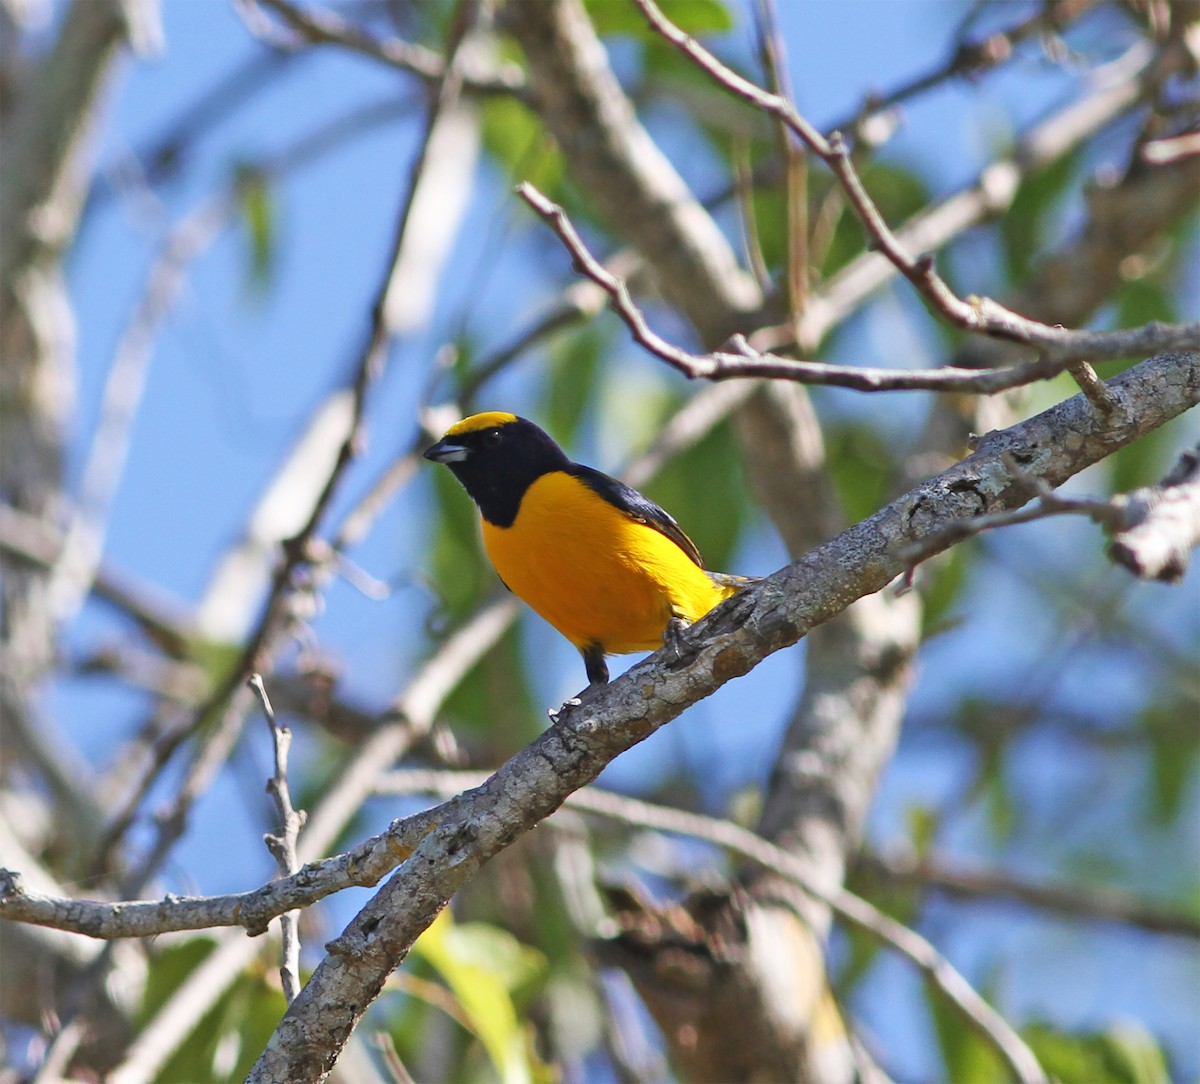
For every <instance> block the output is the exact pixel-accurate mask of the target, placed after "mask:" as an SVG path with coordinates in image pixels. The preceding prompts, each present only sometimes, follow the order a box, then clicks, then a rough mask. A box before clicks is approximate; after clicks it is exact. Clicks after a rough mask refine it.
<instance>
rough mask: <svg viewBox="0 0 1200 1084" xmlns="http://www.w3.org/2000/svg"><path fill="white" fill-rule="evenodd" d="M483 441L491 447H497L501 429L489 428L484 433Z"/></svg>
mask: <svg viewBox="0 0 1200 1084" xmlns="http://www.w3.org/2000/svg"><path fill="white" fill-rule="evenodd" d="M483 443H484V444H486V445H487V446H488V447H489V448H494V447H496V445H497V444H499V443H500V430H499V429H489V430H488V431H487V432H486V433H484V435H483Z"/></svg>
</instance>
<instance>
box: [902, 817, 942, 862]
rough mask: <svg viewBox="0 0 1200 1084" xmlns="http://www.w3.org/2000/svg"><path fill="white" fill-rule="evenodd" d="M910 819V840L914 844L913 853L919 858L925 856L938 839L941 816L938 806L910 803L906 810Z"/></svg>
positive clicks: (907, 818) (908, 819)
mask: <svg viewBox="0 0 1200 1084" xmlns="http://www.w3.org/2000/svg"><path fill="white" fill-rule="evenodd" d="M905 812H906V814H907V816H906V818H905V819H906V820H907V821H908V840H909V843H911V844H912V848H913V853H914V854H915V855H916V856H917V857H918V858H924V857H926V856H927V855H928V854H929V851H930V849H931V848H932V847H933V845H934V843H935V842H936V841H937V835H938V831H939V829H940V828H941V818H940V817H939V815H938V811H937V809H936V808H934V807H932V806H927V805H916V804H913V805H910V806H909V807H908V809H907V810H906V811H905Z"/></svg>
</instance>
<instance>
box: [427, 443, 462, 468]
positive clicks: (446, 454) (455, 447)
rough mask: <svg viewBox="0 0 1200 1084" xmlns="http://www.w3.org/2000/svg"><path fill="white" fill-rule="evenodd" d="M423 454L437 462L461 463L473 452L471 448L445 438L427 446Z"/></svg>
mask: <svg viewBox="0 0 1200 1084" xmlns="http://www.w3.org/2000/svg"><path fill="white" fill-rule="evenodd" d="M423 454H424V456H425V458H426V459H432V460H433V461H434V462H435V463H461V462H462V461H463V460H464V459H466V458H467V456H468V455H470V454H471V452H470V449H469V448H465V447H463V445H461V444H455V443H454V441H452V440H447V439H445V438H443V439H442V440H439V441H438V442H437V443H436V444H434V445H432V446H431V447H429V448H426V449H425V451H424V453H423Z"/></svg>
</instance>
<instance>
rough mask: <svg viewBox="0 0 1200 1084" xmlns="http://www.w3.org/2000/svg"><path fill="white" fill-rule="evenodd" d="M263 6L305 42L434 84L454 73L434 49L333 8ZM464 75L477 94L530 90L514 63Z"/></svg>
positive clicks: (281, 0) (267, 0)
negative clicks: (377, 33)
mask: <svg viewBox="0 0 1200 1084" xmlns="http://www.w3.org/2000/svg"><path fill="white" fill-rule="evenodd" d="M258 3H260V4H261V5H262V6H263V7H265V8H269V9H270V10H271V11H273V12H274V13H275V14H276V15H278V16H279V18H280V19H282V20H283V22H284V23H286V24H287V26H288V28H289V29H290V30H291V31H292V32H293V33H294V34H296V35H297V36H298V37H299V39H300V40H301V41H302V42H307V43H309V44H312V45H338V46H340V47H342V48H343V49H349V50H350V51H351V52H355V53H359V54H360V55H362V56H365V57H369V58H370V59H372V60H377V61H380V62H381V63H384V64H387V65H388V66H390V67H393V68H398V69H399V70H401V71H405V72H409V73H410V74H412V75H417V76H420V77H421V78H422V79H425V80H427V81H428V82H431V83H440V81H441V80H443V79H445V77H446V74H447V72H448V70H449V62H448V61H447V59H446V58H445V57H443V56H442V55H441V54H439V53H438V52H436V51H435V50H433V49H429V48H426V47H425V46H424V45H415V44H413V43H412V42H408V41H404V40H402V39H400V38H388V39H386V40H383V39H379V38H376V37H374V36H373V35H371V34H369V33H368V32H367V31H366V30H364V29H362V27H359V26H356V25H355V24H353V23H351V22H349V21H348V20H346V19H343V18H342V17H341V16H340V15H338V14H336V13H335V12H333V11H330V10H328V9H324V10H323V9H320V8H314V7H307V8H299V7H296V6H295V5H294V4H291V3H289V2H288V0H258ZM251 29H254V28H251ZM460 77H461V79H462V83H463V89H464V90H469V91H472V92H475V93H488V94H511V95H515V96H517V97H521V96H522V95H523V93H524V91H525V73H524V72H523V71H522V70H521V68H520V66H519V65H517V64H514V63H511V62H509V63H503V64H495V65H483V64H480V63H478V62H477V61H475V62H472V63H470V64H468V65H466V66H465V67H464V69H463V70H462V72H461V76H460Z"/></svg>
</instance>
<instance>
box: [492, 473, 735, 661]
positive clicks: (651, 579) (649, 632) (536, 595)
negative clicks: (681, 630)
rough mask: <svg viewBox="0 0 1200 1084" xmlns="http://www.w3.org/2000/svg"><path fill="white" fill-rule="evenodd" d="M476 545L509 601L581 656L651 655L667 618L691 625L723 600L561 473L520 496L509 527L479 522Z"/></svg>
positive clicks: (652, 533)
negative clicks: (594, 651) (594, 649)
mask: <svg viewBox="0 0 1200 1084" xmlns="http://www.w3.org/2000/svg"><path fill="white" fill-rule="evenodd" d="M483 542H484V547H485V548H486V549H487V553H488V556H489V557H490V558H491V560H492V564H493V565H494V566H495V568H496V571H497V572H498V573H499V575H500V578H501V579H502V580H503V581H504V582H505V583H506V584H507V585H508V587H509V588H510V590H512V592H513V594H515V595H517V596H518V597H519V598H521V599H523V600H524V601H525V602H526V603H528V604H529V606H531V607H532V608H533V609H534V610H535V611H536V612H537V613H539V614H540V615H541V616H542V617H544V618H545V619H546V620H547V621H548V622H549V623H550V624H551V625H553V626H554V627H555V628H556V629H558V631H559V632H561V633H562V634H563V635H564V636H565V637H566V638H567V639H568V640H570V641H571V642H572V643H573V644H574V645H575V646H576V647H578V648H581V649H582V648H585V647H588V646H590V645H597V646H599V647H600V649H601V650H602V651H604V652H605V653H606V654H622V653H624V652H629V651H653V650H655V649H656V648H658V647H661V646H662V637H663V632H664V631H665V630H666V627H667V623H668V622H669V621H670V620H671V618H672V617H679V618H683V619H684V620H685V621H688V622H689V623H690V622H692V621H698V620H699V619H700V618H701V617H703V616H704V615H705V614H706V613H708V611H709V610H711V609H712V608H713V607H714V606H715V605H717V603H718V602H721V601H722V600H723V599H725V598H727V597H728V596H729V595H730V594H732V589H730V588H723V587H718V586H717V585H716V584H714V583H713V582H712V580H710V579H709V578H708V576H706V575H705V573H704V571H703V570H702V569H700V568H698V567H697V566H696V565H695V564H694V563H693V562H692V561H691V560H690V559H689V557H688V556H687V554H686V553H684V552H683V550H681V549H680V548H679V547H678V546H677V545H676V544H675V543H674V542H672V541H671V540H670V539H669V538H667V537H666V536H665V535H663V534H661V533H659V532H658V531H656V530H655V529H654V528H653V527H647V526H646V525H645V524H641V523H636V522H634V521H633V520H631V519H629V517H628V516H626V515H625V514H624V513H622V512H621V511H620V510H619V509H617V508H615V507H614V506H613V505H611V504H609V503H608V501H606V500H604V499H603V498H602V497H600V496H599V495H598V494H596V493H595V492H593V491H592V490H591V489H589V488H588V487H587V486H586V485H584V484H583V483H582V482H580V481H578V480H577V479H575V478H573V477H572V476H570V475H567V474H563V473H561V472H554V473H551V474H546V475H543V476H542V477H541V478H539V479H538V480H537V481H536V482H534V483H533V484H532V485H531V486H530V487H529V489H528V490H527V491H526V492H525V495H524V497H523V498H522V500H521V509H520V512H519V514H518V515H517V519H516V522H514V523H513V525H512V526H511V527H496V526H494V525H492V524H490V523H488V522H487V521H486V520H485V521H484V523H483Z"/></svg>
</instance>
